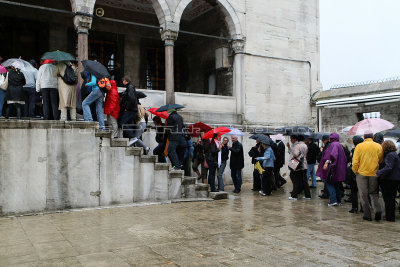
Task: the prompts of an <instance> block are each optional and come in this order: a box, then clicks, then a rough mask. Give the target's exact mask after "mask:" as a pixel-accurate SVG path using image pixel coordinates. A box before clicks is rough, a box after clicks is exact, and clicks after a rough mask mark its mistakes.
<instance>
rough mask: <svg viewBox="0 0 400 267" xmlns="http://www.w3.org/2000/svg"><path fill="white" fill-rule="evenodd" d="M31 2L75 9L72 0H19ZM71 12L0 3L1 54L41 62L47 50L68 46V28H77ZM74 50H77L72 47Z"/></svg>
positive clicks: (56, 7) (48, 6)
mask: <svg viewBox="0 0 400 267" xmlns="http://www.w3.org/2000/svg"><path fill="white" fill-rule="evenodd" d="M11 2H15V3H22V4H30V5H35V6H42V7H47V8H54V9H58V10H64V11H69V12H71V10H72V8H71V4H72V3H71V1H70V0H63V1H52V0H18V1H11ZM73 28H74V25H73V21H72V16H71V15H70V14H64V13H56V12H51V11H47V10H43V9H33V8H30V7H22V6H17V5H10V4H0V32H1V34H0V43H1V51H0V56H1V57H2V58H3V59H7V58H15V57H17V58H18V57H21V58H23V59H25V60H30V59H35V60H36V61H37V62H39V60H40V57H41V56H42V55H43V53H44V52H46V51H50V50H56V49H59V50H64V51H67V50H68V35H67V32H68V29H73ZM70 52H73V51H70Z"/></svg>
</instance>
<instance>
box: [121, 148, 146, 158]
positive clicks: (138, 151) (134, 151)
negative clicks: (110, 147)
mask: <svg viewBox="0 0 400 267" xmlns="http://www.w3.org/2000/svg"><path fill="white" fill-rule="evenodd" d="M125 155H126V156H141V155H143V148H142V147H127V148H126V150H125Z"/></svg>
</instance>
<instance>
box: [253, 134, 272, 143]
mask: <svg viewBox="0 0 400 267" xmlns="http://www.w3.org/2000/svg"><path fill="white" fill-rule="evenodd" d="M256 140H257V141H259V142H261V143H263V144H266V145H268V146H270V145H271V144H272V139H271V138H269V137H268V136H266V135H262V136H260V137H259V138H257V139H256Z"/></svg>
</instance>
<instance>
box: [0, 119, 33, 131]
mask: <svg viewBox="0 0 400 267" xmlns="http://www.w3.org/2000/svg"><path fill="white" fill-rule="evenodd" d="M0 128H2V129H25V128H30V121H23V120H0Z"/></svg>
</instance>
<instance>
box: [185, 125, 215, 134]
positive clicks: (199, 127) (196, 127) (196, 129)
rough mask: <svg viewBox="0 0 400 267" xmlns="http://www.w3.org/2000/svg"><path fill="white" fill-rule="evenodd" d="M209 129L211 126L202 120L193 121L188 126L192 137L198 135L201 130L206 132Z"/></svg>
mask: <svg viewBox="0 0 400 267" xmlns="http://www.w3.org/2000/svg"><path fill="white" fill-rule="evenodd" d="M210 130H212V127H211V126H209V125H207V124H205V123H202V122H198V123H194V124H191V125H190V126H189V133H190V135H191V136H192V137H199V136H200V133H201V132H205V133H206V132H208V131H210Z"/></svg>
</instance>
